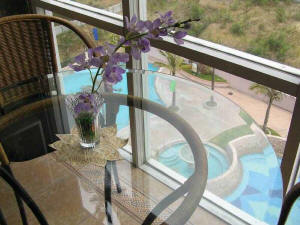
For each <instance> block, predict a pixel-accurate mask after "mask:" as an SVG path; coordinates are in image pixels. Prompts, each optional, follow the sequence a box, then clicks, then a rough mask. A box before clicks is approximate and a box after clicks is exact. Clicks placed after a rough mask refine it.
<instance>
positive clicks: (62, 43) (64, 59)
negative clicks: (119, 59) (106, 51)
mask: <svg viewBox="0 0 300 225" xmlns="http://www.w3.org/2000/svg"><path fill="white" fill-rule="evenodd" d="M57 16H59V17H62V16H61V15H57ZM65 19H66V18H65ZM70 22H72V23H73V24H74V25H75V26H77V27H79V28H80V30H81V32H83V33H84V35H86V36H87V37H89V39H90V40H91V41H92V42H93V44H94V45H95V46H99V45H103V44H104V43H105V42H109V43H117V42H118V40H119V38H120V37H119V36H118V35H116V34H114V33H111V32H108V31H105V30H103V29H100V28H97V27H95V26H92V25H89V24H86V23H83V22H80V21H77V20H70ZM54 30H55V34H56V40H57V47H58V51H59V57H60V63H61V67H62V68H64V67H66V66H67V65H68V64H69V63H70V62H71V61H72V59H73V58H74V57H75V56H77V55H79V54H80V53H82V52H83V51H84V50H85V49H87V46H86V45H85V44H84V43H83V41H82V40H81V39H80V38H79V37H78V35H77V34H76V33H74V32H73V31H71V30H70V29H69V28H67V27H65V26H63V25H59V24H55V27H54Z"/></svg>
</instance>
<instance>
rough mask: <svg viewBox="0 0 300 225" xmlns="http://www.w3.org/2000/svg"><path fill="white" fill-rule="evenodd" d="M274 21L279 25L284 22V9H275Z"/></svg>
mask: <svg viewBox="0 0 300 225" xmlns="http://www.w3.org/2000/svg"><path fill="white" fill-rule="evenodd" d="M276 19H277V21H278V22H279V23H283V22H285V21H286V14H285V10H284V8H281V7H280V8H277V9H276Z"/></svg>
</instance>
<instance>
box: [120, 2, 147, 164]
mask: <svg viewBox="0 0 300 225" xmlns="http://www.w3.org/2000/svg"><path fill="white" fill-rule="evenodd" d="M122 7H123V17H124V18H125V16H127V17H128V18H131V17H132V15H134V14H135V15H137V16H139V15H140V14H139V1H138V0H132V1H126V0H122ZM124 21H125V20H124ZM124 26H125V24H124ZM126 51H127V53H130V52H129V50H128V49H127V50H126ZM142 58H143V57H142ZM126 66H127V68H128V69H142V68H143V67H142V60H139V61H137V60H134V59H133V58H132V57H130V60H129V62H128V63H127V64H126ZM127 86H128V94H129V95H133V96H138V97H142V96H143V88H142V76H141V75H140V74H135V72H130V73H127ZM129 117H130V132H131V147H132V160H133V164H134V165H135V166H137V167H139V166H141V165H142V164H143V163H144V162H145V156H144V155H145V132H144V112H143V111H142V110H139V109H135V108H133V107H130V108H129Z"/></svg>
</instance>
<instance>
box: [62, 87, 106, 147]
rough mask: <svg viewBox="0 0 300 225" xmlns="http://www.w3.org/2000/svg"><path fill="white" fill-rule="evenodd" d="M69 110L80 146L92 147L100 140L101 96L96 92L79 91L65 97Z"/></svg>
mask: <svg viewBox="0 0 300 225" xmlns="http://www.w3.org/2000/svg"><path fill="white" fill-rule="evenodd" d="M66 102H67V106H68V108H69V109H70V110H71V112H72V115H73V117H74V120H75V125H76V128H77V131H78V135H79V138H80V145H81V147H82V148H94V147H95V146H96V144H98V142H99V141H100V124H99V115H100V108H101V107H102V104H103V97H102V95H101V94H98V93H93V94H91V93H79V94H76V95H70V96H68V97H67V99H66Z"/></svg>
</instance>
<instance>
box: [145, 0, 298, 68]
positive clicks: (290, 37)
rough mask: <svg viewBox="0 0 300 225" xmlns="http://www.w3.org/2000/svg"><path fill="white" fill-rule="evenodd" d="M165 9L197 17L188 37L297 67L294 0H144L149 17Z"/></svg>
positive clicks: (296, 21)
mask: <svg viewBox="0 0 300 225" xmlns="http://www.w3.org/2000/svg"><path fill="white" fill-rule="evenodd" d="M168 10H173V11H174V17H175V18H177V19H179V20H182V19H186V18H201V21H200V22H198V23H194V24H193V25H192V27H191V29H190V30H189V32H188V33H189V34H190V35H192V36H195V37H199V38H201V39H205V40H208V41H212V42H215V43H218V44H221V45H226V46H229V47H232V48H235V49H238V50H241V51H245V52H248V53H251V54H254V55H257V56H261V57H264V58H267V59H271V60H274V61H278V62H281V63H284V64H288V65H291V66H294V67H297V68H300V60H299V59H300V41H299V38H297V37H299V34H300V30H299V28H298V27H299V21H300V13H299V12H300V4H299V3H298V2H297V1H283V0H279V1H273V0H262V1H257V0H247V1H241V0H234V1H217V0H213V1H198V0H186V1H176V0H169V1H164V0H159V1H157V0H148V1H147V15H148V17H149V18H151V19H153V18H155V17H156V16H157V12H165V11H168Z"/></svg>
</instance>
